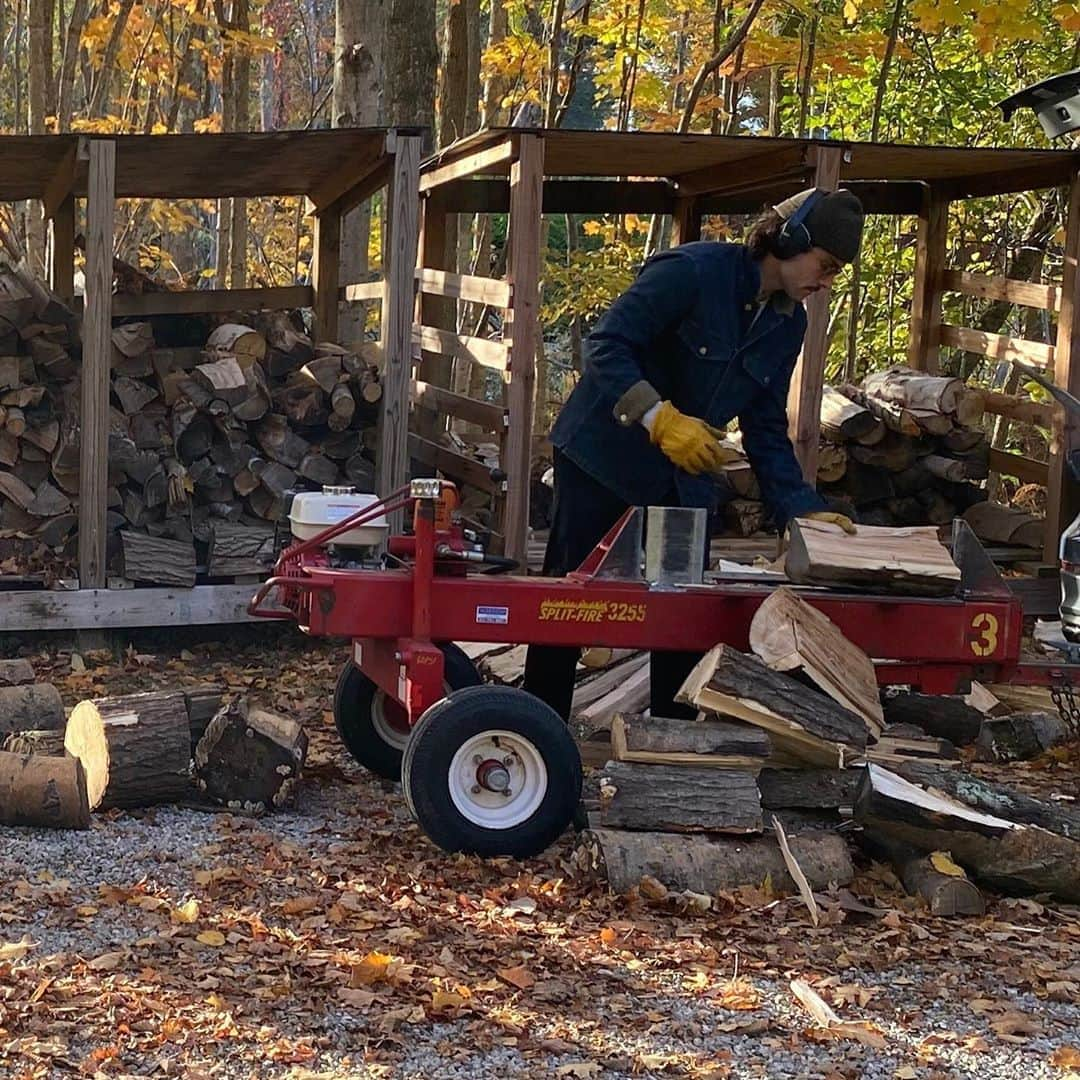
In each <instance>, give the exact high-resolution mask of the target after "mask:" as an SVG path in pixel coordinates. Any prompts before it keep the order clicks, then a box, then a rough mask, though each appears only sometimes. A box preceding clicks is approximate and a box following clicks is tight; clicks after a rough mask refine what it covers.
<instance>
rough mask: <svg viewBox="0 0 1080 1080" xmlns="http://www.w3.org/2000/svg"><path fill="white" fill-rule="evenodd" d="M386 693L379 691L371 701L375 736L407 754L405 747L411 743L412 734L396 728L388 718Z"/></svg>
mask: <svg viewBox="0 0 1080 1080" xmlns="http://www.w3.org/2000/svg"><path fill="white" fill-rule="evenodd" d="M385 705H386V692H385V691H384V690H379V691H377V692H376V693H375V694H374V696H373V697H372V699H371V726H372V727H373V728H374V729H375V734H376V735H378V737H379V738H380V739H381V740H382V741H383V742H384V743H386V744H387V746H392V747H393V748H394V749H395V750H400V751H402V753H404V752H405V746H406V744H407V743H408V741H409V735H410V734H411V732H408V731H402V730H401V729H400V728H396V727H395V726H394V725H393V724H392V723H390V720H389V719H388V718H387V716H386V709H385Z"/></svg>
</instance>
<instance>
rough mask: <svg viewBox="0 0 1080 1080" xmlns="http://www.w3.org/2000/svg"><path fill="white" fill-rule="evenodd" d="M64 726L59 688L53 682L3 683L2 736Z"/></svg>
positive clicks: (0, 697)
mask: <svg viewBox="0 0 1080 1080" xmlns="http://www.w3.org/2000/svg"><path fill="white" fill-rule="evenodd" d="M63 726H64V706H63V703H62V702H61V701H60V691H59V690H57V689H56V687H55V686H53V685H52V683H30V684H28V685H20V686H0V735H7V734H8V733H9V732H12V731H47V730H59V729H61V728H63Z"/></svg>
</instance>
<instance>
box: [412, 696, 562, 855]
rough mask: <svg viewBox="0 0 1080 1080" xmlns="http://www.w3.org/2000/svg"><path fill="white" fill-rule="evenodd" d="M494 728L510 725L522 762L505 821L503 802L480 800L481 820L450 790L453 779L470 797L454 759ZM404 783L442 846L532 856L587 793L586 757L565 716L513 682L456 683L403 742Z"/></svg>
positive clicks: (414, 809) (555, 834)
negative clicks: (460, 686) (489, 804)
mask: <svg viewBox="0 0 1080 1080" xmlns="http://www.w3.org/2000/svg"><path fill="white" fill-rule="evenodd" d="M488 732H503V733H506V735H508V736H510V738H511V739H512V740H513V743H514V746H512V747H511V748H510V749H511V750H515V751H516V750H520V751H521V752H520V753H518V752H514V753H513V754H512V755H509V756H513V757H514V759H515V762H516V764H515V766H514V768H513V769H512V776H513V783H515V784H520V787H519V788H518V791H517V792H516V793H515V792H513V791H512V792H511V801H510V802H507V803H506V804H505V814H506V817H507V825H506V826H505V827H503V826H500V825H499V824H498V822H497V819H498V816H499V815H501V814H502V813H503V812H504V811H503V809H502V804H500V805H499V806H495V807H494V808H493V809H487V808H483V807H480V806H479V804H478V805H477V810H476V813H477V814H478V815H480V816H487V823H486V824H483V823H479V822H478V821H477V820H475V819H474V818H470V817H469V816H467V815H466V814H465V813H464V812H463V811H462V809H461V807H460V806H459V805H458V803H455V799H454V795H453V794H452V792H451V786H452V781H453V783H454V788H455V790H456V791H457V793H458V798H459V799H466V798H467V796H466V795H465V794H464V788H463V786H462V783H461V780H460V777H459V778H458V779H457V780H454V778H453V777H451V767H452V765H453V763H454V758H455V755H458V753H459V751H464V750H465V748H466V747H467V746H468V745H469V744H472V745H473V746H482V745H483V743H484V741H485V740H486V739H489V738H491V736H487V735H486V733H488ZM506 735H500V736H496V737H495V738H496V741H498V740H499V739H503V740H504V742H503V745H504V746H505V745H506ZM497 752H499V753H502V750H499V751H497ZM530 760H531V761H532V762H534V763H535V764H533V765H530V764H529V762H530ZM541 764H542V766H543V768H542V769H541V768H540V765H541ZM519 766H520V768H519ZM458 768H459V769H461V768H464V769H465V770H466V771H467V770H468V768H471V766H470V765H464V766H462V765H461V764H460V763H459V765H458ZM401 786H402V789H403V791H404V793H405V799H406V802H407V803H408V805H409V809H410V810H411V811H412V814H413V816H414V817H415V818H416V820H417V821H418V822H419V824H420V826H421V828H422V829H423V830H424V832H426V833H427V835H428V836H429V837H430V838H431V839H432V840H433V841H434V842H435V843H436V844H438V845H439V847H441V848H442V849H443V850H444V851H450V852H456V851H464V852H468V853H470V854H474V855H512V856H515V857H516V858H527V857H529V856H531V855H538V854H540V852H542V851H544V850H545V849H546V848H547V847H549V846H550V845H551V844H552V843H553V842H554V841H555V840H557V839H558V838H559V836H561V835H562V833H563V832H564V831H565V830H566V828H567V827H568V826H569V825H570V823H571V822H572V821H573V819H574V813H575V811H576V809H577V806H578V802H579V801H580V798H581V757H580V755H579V754H578V749H577V746H576V745H575V743H574V740H573V738H571V736H570V732H569V731H568V730H567V727H566V724H565V723H564V722H563V720H562V718H561V717H560V716H559V714H558V713H556V712H555V710H554V709H552V708H551V707H550V706H549V705H547V704H545V703H544V702H543V701H541V700H540V699H539V698H535V697H533V696H532V694H528V693H526V692H525V691H524V690H515V689H513V688H512V687H509V686H476V687H470V688H469V689H466V690H457V691H455V692H454V693H452V694H450V695H449V696H448V697H446V698H444V699H443V700H442V701H440V702H437V703H436V704H435V705H432V706H431V708H430V709H427V710H426V711H425V712H424V715H423V716H421V717H420V720H419V722H418V723H417V725H416V726H415V727H414V728H413V730H412V734H411V735H410V736H409V745H408V746H407V747H406V749H405V759H404V761H403V762H402V766H401ZM472 791H477V788H472ZM490 797H491V796H489V794H488V793H487V792H486V791H485V792H479V793H478V798H483V799H488V798H490ZM494 801H495V802H496V803H498V799H495V800H494ZM522 815H524V816H522Z"/></svg>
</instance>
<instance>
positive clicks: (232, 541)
mask: <svg viewBox="0 0 1080 1080" xmlns="http://www.w3.org/2000/svg"><path fill="white" fill-rule="evenodd" d="M212 537H213V539H212V541H211V543H210V556H209V566H208V571H209V573H210V575H211V576H212V577H230V576H233V575H236V574H261V573H263V572H264V571H265V570H266V567H267V565H268V564H269V563H270V562H271V561H272V559H273V549H274V531H273V529H269V528H255V527H253V526H250V525H233V524H230V523H229V522H227V521H218V522H214V524H213V526H212Z"/></svg>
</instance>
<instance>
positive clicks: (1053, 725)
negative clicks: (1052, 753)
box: [975, 712, 1073, 761]
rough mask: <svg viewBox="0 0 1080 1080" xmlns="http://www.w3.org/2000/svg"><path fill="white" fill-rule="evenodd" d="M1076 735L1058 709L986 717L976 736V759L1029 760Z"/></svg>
mask: <svg viewBox="0 0 1080 1080" xmlns="http://www.w3.org/2000/svg"><path fill="white" fill-rule="evenodd" d="M1072 737H1073V732H1072V731H1070V729H1069V727H1068V725H1067V724H1066V723H1065V721H1064V720H1062V719H1061V717H1060V716H1059V715H1057V714H1054V713H1047V712H1029V713H1013V714H1011V715H1009V716H993V717H991V716H987V717H984V719H983V722H982V727H981V728H980V729H979V735H978V738H977V739H976V740H975V760H976V761H1028V760H1030V759H1031V758H1034V757H1038V756H1039V755H1040V754H1042V753H1043V752H1044V751H1046V750H1050V749H1052V748H1053V747H1055V746H1060V745H1062V744H1063V743H1066V742H1068V741H1069V740H1070V739H1071V738H1072Z"/></svg>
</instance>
